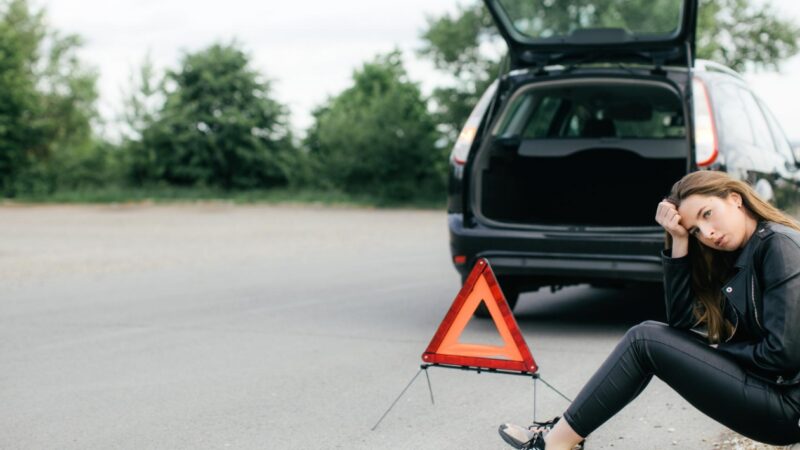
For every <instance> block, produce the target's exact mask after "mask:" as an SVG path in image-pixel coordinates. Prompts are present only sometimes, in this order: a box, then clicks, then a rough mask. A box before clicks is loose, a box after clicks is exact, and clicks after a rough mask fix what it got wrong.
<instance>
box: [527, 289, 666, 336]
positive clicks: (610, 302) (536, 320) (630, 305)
mask: <svg viewBox="0 0 800 450" xmlns="http://www.w3.org/2000/svg"><path fill="white" fill-rule="evenodd" d="M514 316H515V317H516V319H517V323H518V324H519V326H520V328H522V329H523V330H524V329H530V328H534V327H535V328H537V329H539V330H543V329H544V330H552V331H558V330H562V331H563V330H564V329H570V330H574V329H580V330H582V331H586V332H603V331H607V332H616V331H625V330H627V329H628V328H630V327H632V326H633V325H636V324H638V323H640V322H643V321H645V320H658V321H662V322H663V321H665V320H666V317H665V312H664V293H663V290H662V289H661V287H660V286H652V287H648V286H637V287H631V288H626V289H610V288H592V287H589V286H574V287H569V288H565V289H562V290H560V291H558V292H555V293H551V292H550V290H549V289H547V288H544V289H541V290H540V291H538V292H534V293H526V294H522V295H521V296H520V298H519V302H518V303H517V307H516V308H515V309H514Z"/></svg>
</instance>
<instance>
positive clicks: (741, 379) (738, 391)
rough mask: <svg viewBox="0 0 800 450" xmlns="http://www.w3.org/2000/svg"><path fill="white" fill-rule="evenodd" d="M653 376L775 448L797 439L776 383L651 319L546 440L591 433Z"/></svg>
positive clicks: (799, 432)
mask: <svg viewBox="0 0 800 450" xmlns="http://www.w3.org/2000/svg"><path fill="white" fill-rule="evenodd" d="M653 375H655V376H657V377H659V378H660V379H661V380H663V381H664V382H666V383H667V384H668V385H669V386H671V387H672V388H673V389H675V391H677V392H678V393H679V394H680V395H681V396H682V397H683V398H685V399H686V400H687V401H689V403H691V404H692V405H694V406H695V407H696V408H697V409H699V410H700V411H702V412H703V413H705V414H707V415H708V416H710V417H712V418H713V419H715V420H717V421H719V422H720V423H722V424H724V425H726V426H727V427H729V428H731V429H733V430H735V431H737V432H739V433H741V434H743V435H745V436H748V437H750V438H752V439H755V440H757V441H760V442H765V443H769V444H776V445H785V444H789V443H793V442H798V441H800V427H798V423H797V421H798V414H797V413H796V412H795V411H794V410H793V409H792V408H791V407H790V406H789V404H787V403H786V400H785V398H784V396H783V395H782V394H781V392H780V391H779V390H778V388H776V387H775V386H772V385H770V384H768V383H765V382H762V381H760V380H756V379H753V378H751V377H749V376H748V375H747V374H746V373H745V371H744V370H743V369H742V368H741V367H740V366H739V365H738V364H736V363H735V362H734V361H732V360H731V359H729V358H728V357H726V356H725V355H723V354H722V353H720V352H717V351H716V350H715V349H713V348H711V347H709V346H708V344H707V343H706V342H705V339H703V338H702V337H701V336H698V335H696V334H695V333H693V332H691V331H687V330H678V329H675V328H670V327H668V326H667V325H666V324H663V323H660V322H653V321H648V322H644V323H642V324H639V325H637V326H635V327H633V328H631V329H630V330H629V331H628V332H627V333H626V334H625V337H624V338H623V339H622V340H621V341H620V343H619V344H618V345H617V347H616V348H615V349H614V351H613V352H612V353H611V355H609V357H608V359H606V361H605V362H604V363H603V364H602V365H601V366H600V369H598V371H597V372H596V373H595V374H594V375H593V376H592V378H591V379H590V380H589V382H588V383H587V384H586V386H584V388H583V389H582V390H581V392H580V393H579V394H578V396H577V397H576V398H575V400H574V401H573V403H572V404H571V405H570V406H569V408H567V411H566V412H565V413H564V419H565V420H562V421H560V422H559V423H558V424H557V425H556V427H555V428H554V429H553V430H552V431H551V433H550V434H548V438H547V439H546V440H547V442H548V445H551V442H552V447H553V448H561V447H562V446H564V445H566V444H569V442H567V440H569V438H572V439H574V437H575V435H577V436H579V437H580V436H583V437H586V436H588V435H589V434H590V433H591V432H593V431H594V430H595V429H597V428H598V427H599V426H600V425H602V424H603V423H604V422H605V421H606V420H608V419H610V418H611V416H613V415H614V414H616V413H617V412H618V411H619V410H621V409H622V408H623V407H624V406H625V405H627V404H628V403H629V402H631V401H632V400H633V399H634V398H636V396H637V395H639V393H641V392H642V390H643V389H644V388H645V386H647V384H648V383H649V382H650V380H651V379H652V377H653ZM562 422H566V424H564V425H562ZM559 425H561V426H560V427H559ZM566 425H569V427H566ZM570 432H572V433H574V434H572V435H571V434H570ZM562 437H563V439H564V440H561V439H560V438H562Z"/></svg>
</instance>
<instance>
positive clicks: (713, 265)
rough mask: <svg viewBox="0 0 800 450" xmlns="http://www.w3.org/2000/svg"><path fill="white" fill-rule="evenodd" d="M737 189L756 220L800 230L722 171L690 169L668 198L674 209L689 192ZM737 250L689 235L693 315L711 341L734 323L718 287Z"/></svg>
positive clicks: (716, 192) (668, 243)
mask: <svg viewBox="0 0 800 450" xmlns="http://www.w3.org/2000/svg"><path fill="white" fill-rule="evenodd" d="M733 192H736V193H737V194H739V195H740V196H741V197H742V206H744V208H745V211H746V212H747V213H749V214H750V215H751V216H752V217H753V218H755V219H756V220H758V221H761V220H766V221H770V222H776V223H779V224H782V225H786V226H787V227H791V228H794V229H796V230H798V231H800V225H798V223H797V222H796V221H795V220H794V219H792V218H791V217H789V216H787V215H786V214H784V213H783V212H782V211H781V210H779V209H778V208H776V207H774V206H772V205H771V204H769V203H767V202H765V201H764V200H762V199H761V198H760V197H759V196H758V194H756V192H755V191H754V190H753V188H752V187H750V185H749V184H747V183H745V182H743V181H739V180H736V179H733V178H731V177H730V176H729V175H728V174H726V173H724V172H717V171H709V170H703V171H699V172H692V173H690V174H688V175H686V176H684V177H683V178H681V179H680V180H679V181H678V182H677V183H675V184H674V185H673V186H672V190H671V192H670V194H669V197H668V198H667V200H668V201H669V202H671V203H673V204H675V207H676V208H677V207H678V206H680V204H681V201H683V199H685V198H687V197H689V196H691V195H696V194H699V195H706V196H711V195H713V196H716V197H719V198H723V199H725V198H727V197H728V195H730V194H731V193H733ZM665 241H666V247H667V248H672V236H671V235H670V234H669V233H666V237H665ZM736 256H737V254H736V252H725V251H719V250H714V249H712V248H710V247H706V246H705V245H703V244H701V243H700V242H699V241H698V240H697V238H695V237H694V236H692V235H690V236H689V261H690V263H691V266H692V291H693V292H694V295H695V298H696V300H697V302H696V303H695V307H694V315H695V318H696V319H697V320H698V321H699V322H701V323H705V324H706V326H707V327H708V340H709V341H710V342H712V343H714V342H720V341H722V340H723V339H727V338H728V337H730V336H731V334H733V325H732V324H731V323H730V322H728V321H726V320H724V319H723V317H722V302H723V300H724V297H723V295H722V292H721V291H720V289H722V285H723V284H724V283H725V282H726V281H727V280H728V279H729V278H730V277H731V276H732V275H733V268H734V267H733V266H734V263H735V262H736Z"/></svg>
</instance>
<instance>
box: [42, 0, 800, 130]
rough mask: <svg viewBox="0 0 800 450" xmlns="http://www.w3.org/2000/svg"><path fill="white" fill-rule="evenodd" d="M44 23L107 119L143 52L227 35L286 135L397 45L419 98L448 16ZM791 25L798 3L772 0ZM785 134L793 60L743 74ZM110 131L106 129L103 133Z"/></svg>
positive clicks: (88, 11)
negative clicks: (777, 69)
mask: <svg viewBox="0 0 800 450" xmlns="http://www.w3.org/2000/svg"><path fill="white" fill-rule="evenodd" d="M32 3H33V4H34V5H37V6H43V7H45V9H46V11H47V17H48V19H49V22H50V24H51V25H52V26H54V27H55V28H56V29H58V30H60V31H63V32H71V33H76V34H79V35H80V36H82V37H83V38H84V40H85V45H84V48H83V50H82V51H81V56H82V58H83V59H84V60H85V61H86V62H88V63H89V64H92V65H94V66H95V67H96V68H97V69H98V70H99V72H100V79H99V82H98V83H99V84H98V87H99V89H100V102H99V106H100V111H101V114H102V116H103V117H104V118H105V120H107V121H109V122H111V123H112V124H113V121H114V119H115V117H117V116H118V114H119V112H120V111H121V108H122V105H121V103H122V101H121V99H122V91H123V90H128V89H129V76H130V74H131V72H132V71H133V70H135V69H136V68H137V67H139V66H140V65H141V62H142V61H143V59H144V57H145V55H146V54H147V53H148V52H149V53H150V55H151V57H152V59H153V61H154V63H155V64H156V66H157V67H158V68H159V69H163V68H175V67H176V66H177V64H178V61H179V59H180V57H181V55H182V54H183V53H184V52H187V51H188V52H192V51H196V50H199V49H202V48H204V47H206V46H208V45H210V44H211V43H213V42H216V41H222V42H228V41H230V40H231V39H233V38H236V39H237V40H238V41H239V42H240V43H242V44H243V47H244V49H245V50H246V51H247V52H248V53H249V54H250V55H251V56H252V63H253V66H254V67H255V68H256V69H258V70H259V71H261V72H262V73H263V74H265V75H266V76H267V77H268V78H269V79H271V80H273V89H274V94H275V97H276V98H277V99H278V100H279V101H280V102H282V103H283V104H285V105H287V106H288V107H289V110H290V114H291V116H290V117H291V122H292V124H293V127H294V128H295V131H296V132H299V133H302V132H303V131H304V130H305V128H306V127H308V125H310V123H311V116H310V113H311V110H312V109H313V108H314V107H315V106H317V105H319V104H320V103H322V102H323V101H325V99H326V98H327V97H328V96H331V95H336V94H337V93H338V92H340V91H341V90H342V89H344V88H346V87H347V86H348V85H349V83H350V80H351V75H352V72H353V70H354V69H356V68H358V67H360V65H361V64H362V63H363V62H364V61H367V60H369V59H371V58H372V57H373V56H374V55H376V54H378V53H383V52H387V51H390V50H392V49H393V48H399V49H401V50H402V51H403V53H404V56H405V63H406V68H407V69H408V71H409V74H410V77H411V79H412V80H414V81H417V82H420V83H421V84H422V88H423V92H425V93H429V92H430V91H431V89H432V88H433V87H434V86H436V85H437V84H442V83H443V82H444V78H442V76H440V75H438V74H437V73H435V72H434V71H433V69H432V67H431V65H430V64H429V63H428V62H427V61H423V60H420V59H418V58H417V57H416V54H415V50H416V49H418V48H419V47H420V45H421V43H420V41H419V35H420V34H421V31H422V30H423V29H424V28H425V24H426V21H425V17H426V15H439V14H441V13H443V12H447V11H455V10H456V7H457V5H458V4H459V3H458V1H456V0H395V1H386V0H383V1H381V0H340V1H326V0H314V1H309V0H295V1H278V0H261V1H257V0H225V1H215V2H210V1H207V0H32ZM773 3H774V4H775V5H776V6H777V7H778V8H779V9H780V10H781V11H783V12H785V13H786V14H788V15H789V16H791V17H794V18H796V20H800V2H797V1H795V0H773ZM746 78H747V79H748V81H750V83H751V86H752V88H753V89H754V90H755V92H756V93H757V94H759V95H760V96H761V97H762V98H763V99H764V100H765V101H766V102H767V104H768V105H769V106H770V108H771V109H772V110H773V112H774V113H775V115H776V116H777V117H778V120H779V121H780V122H781V124H782V125H783V128H784V130H785V131H786V133H787V135H789V137H790V138H792V139H795V140H800V127H799V126H797V123H798V120H800V87H798V86H800V57H795V58H793V59H792V60H790V61H788V62H787V63H786V64H785V65H784V67H783V70H782V73H780V74H778V73H759V74H751V75H747V76H746ZM110 128H112V129H113V125H112V126H111V127H110Z"/></svg>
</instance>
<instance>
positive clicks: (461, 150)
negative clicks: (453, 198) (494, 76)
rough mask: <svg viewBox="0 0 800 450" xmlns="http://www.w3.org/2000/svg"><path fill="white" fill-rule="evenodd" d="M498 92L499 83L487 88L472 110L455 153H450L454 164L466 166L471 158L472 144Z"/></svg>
mask: <svg viewBox="0 0 800 450" xmlns="http://www.w3.org/2000/svg"><path fill="white" fill-rule="evenodd" d="M496 91H497V81H495V82H494V83H492V84H491V85H489V87H488V88H486V92H484V93H483V95H482V96H481V99H480V100H478V104H476V105H475V108H473V109H472V112H471V113H470V114H469V117H468V118H467V123H465V124H464V128H462V129H461V133H459V135H458V139H457V140H456V144H455V145H454V146H453V151H452V152H451V153H450V159H451V160H452V162H453V163H455V164H458V165H464V163H466V162H467V158H468V157H469V149H471V148H472V142H473V141H474V140H475V135H476V134H478V127H479V126H480V125H481V120H482V119H483V115H484V114H485V113H486V110H487V109H489V104H490V103H491V102H492V98H493V97H494V93H495V92H496Z"/></svg>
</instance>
